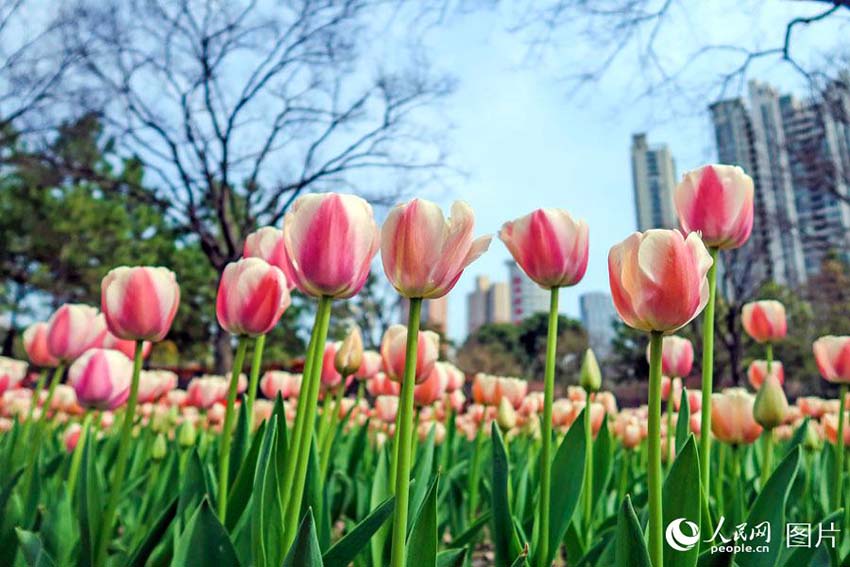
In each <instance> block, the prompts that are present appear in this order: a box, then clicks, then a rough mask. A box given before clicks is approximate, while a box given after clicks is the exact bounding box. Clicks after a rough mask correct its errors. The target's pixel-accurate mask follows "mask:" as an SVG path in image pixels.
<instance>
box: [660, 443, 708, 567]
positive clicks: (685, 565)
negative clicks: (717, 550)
mask: <svg viewBox="0 0 850 567" xmlns="http://www.w3.org/2000/svg"><path fill="white" fill-rule="evenodd" d="M699 478H700V477H699V456H698V454H697V446H696V441H695V439H694V436H693V435H689V436H688V440H687V442H686V443H685V445H684V446H683V447H682V450H681V452H679V453H678V455H677V456H676V460H675V461H673V466H672V467H670V472H669V473H668V475H667V479H666V480H665V481H664V489H663V496H662V498H663V504H662V506H663V517H664V520H663V525H664V526H671V525H672V524H673V522H676V521H679V522H680V523H679V528H680V530H681V532H680V533H682V534H683V535H684V539H683V541H678V540H676V542H674V543H678V544H679V547H680V548H682V549H674V548H673V547H671V545H670V538H667V537H665V538H664V565H665V567H693V566H694V565H696V563H697V557H698V556H699V547H700V546H699V534H700V519H701V518H700V510H701V506H700V490H699ZM688 522H692V523H693V524H692V525H693V526H696V528H695V529H694V530H693V531H691V529H690V526H691V524H689V523H688ZM667 529H668V530H669V529H670V528H669V527H668V528H667ZM688 538H693V540H694V541H693V542H690V541H687V539H688Z"/></svg>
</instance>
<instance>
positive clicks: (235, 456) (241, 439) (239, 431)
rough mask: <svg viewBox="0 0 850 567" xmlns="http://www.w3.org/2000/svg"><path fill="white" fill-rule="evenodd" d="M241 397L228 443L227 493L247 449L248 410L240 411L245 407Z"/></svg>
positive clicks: (243, 397)
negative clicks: (228, 484) (230, 439)
mask: <svg viewBox="0 0 850 567" xmlns="http://www.w3.org/2000/svg"><path fill="white" fill-rule="evenodd" d="M241 399H242V405H240V406H239V414H238V415H237V417H236V420H237V421H236V428H235V429H234V430H233V441H232V443H231V445H230V467H229V468H230V470H229V471H228V475H227V478H228V479H230V486H228V487H227V492H228V494H229V493H230V491H231V490H233V484H234V483H235V482H236V477H237V476H238V475H239V468H240V465H241V464H242V459H243V457H244V456H245V451H246V450H247V449H248V437H249V436H250V434H251V431H250V425H249V424H248V412H247V411H242V410H244V409H245V395H244V394H243V395H242V396H241Z"/></svg>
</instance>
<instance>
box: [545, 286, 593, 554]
mask: <svg viewBox="0 0 850 567" xmlns="http://www.w3.org/2000/svg"><path fill="white" fill-rule="evenodd" d="M559 294H560V288H557V287H554V288H552V289H551V290H550V296H549V326H548V329H547V332H546V370H545V373H544V375H543V431H542V432H541V433H542V445H541V447H540V493H539V494H540V495H539V497H538V499H537V500H538V502H539V504H540V506H539V510H538V516H537V522H538V530H537V537H538V544H537V545H538V547H539V550H538V552H537V557H538V558H539V559H538V564H539V565H540V567H546V559H547V558H548V557H549V501H550V498H549V496H550V494H551V492H552V491H551V488H550V484H551V479H552V455H551V453H552V400H553V399H554V397H555V358H556V356H557V348H558V296H559ZM588 401H589V400H588ZM585 409H589V405H586V406H585Z"/></svg>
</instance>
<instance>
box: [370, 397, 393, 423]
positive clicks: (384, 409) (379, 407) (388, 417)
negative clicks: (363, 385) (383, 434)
mask: <svg viewBox="0 0 850 567" xmlns="http://www.w3.org/2000/svg"><path fill="white" fill-rule="evenodd" d="M397 413H398V397H397V396H378V397H377V398H375V417H377V418H378V419H380V420H381V421H383V422H385V423H393V422H394V421H395V418H396V414H397Z"/></svg>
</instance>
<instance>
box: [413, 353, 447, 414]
mask: <svg viewBox="0 0 850 567" xmlns="http://www.w3.org/2000/svg"><path fill="white" fill-rule="evenodd" d="M447 383H448V372H447V371H446V368H445V363H443V362H437V363H436V364H434V369H433V370H431V374H430V375H429V376H428V378H426V379H425V380H424V381H423V382H422V383H421V384H417V385H416V388H414V390H413V399H414V400H415V401H416V403H417V404H419V405H420V406H430V405H431V404H433V403H434V402H436V401H437V400H439V399H440V398H441V397H442V396H443V394H444V393H445V391H446V384H447Z"/></svg>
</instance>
